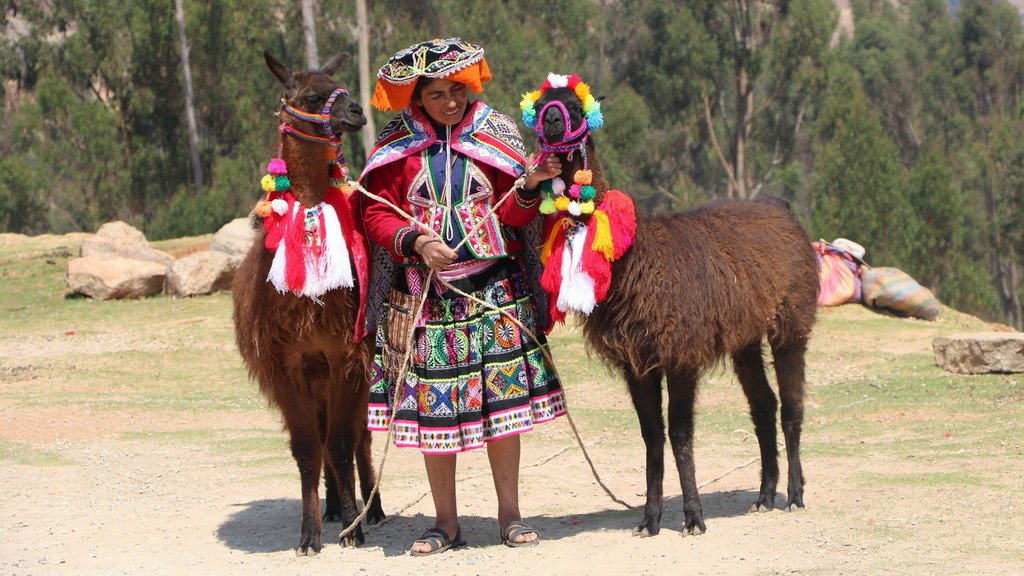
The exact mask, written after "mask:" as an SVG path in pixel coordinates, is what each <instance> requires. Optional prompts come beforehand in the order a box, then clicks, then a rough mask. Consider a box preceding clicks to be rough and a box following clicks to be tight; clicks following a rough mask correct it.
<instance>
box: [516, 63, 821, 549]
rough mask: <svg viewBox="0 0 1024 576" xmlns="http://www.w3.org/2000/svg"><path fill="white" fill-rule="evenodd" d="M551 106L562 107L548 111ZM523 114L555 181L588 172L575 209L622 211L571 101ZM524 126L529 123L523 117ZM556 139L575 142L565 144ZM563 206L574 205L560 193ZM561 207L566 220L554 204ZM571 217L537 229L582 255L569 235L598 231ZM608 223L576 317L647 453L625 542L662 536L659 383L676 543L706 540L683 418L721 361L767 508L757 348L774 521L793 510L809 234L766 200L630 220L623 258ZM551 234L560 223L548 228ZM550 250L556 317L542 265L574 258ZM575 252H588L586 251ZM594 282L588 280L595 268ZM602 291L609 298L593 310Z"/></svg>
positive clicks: (548, 94)
mask: <svg viewBox="0 0 1024 576" xmlns="http://www.w3.org/2000/svg"><path fill="white" fill-rule="evenodd" d="M547 84H548V83H546V84H545V85H547ZM585 96H586V94H585V93H584V97H585ZM553 102H554V103H557V102H560V103H561V105H562V106H559V105H557V104H554V105H551V106H549V105H548V104H549V103H553ZM563 107H564V111H565V112H564V113H563V111H562V110H563ZM596 110H597V119H598V122H599V123H600V122H603V117H602V116H600V107H599V106H598V107H597V108H596ZM532 112H533V113H534V114H535V116H534V117H535V118H536V127H537V132H538V143H539V145H540V148H541V150H542V152H544V151H546V152H548V153H556V154H558V155H559V157H560V159H561V161H562V178H563V180H564V181H565V182H566V183H568V184H571V183H572V182H573V179H574V176H575V175H576V174H577V171H579V170H581V169H584V168H589V170H590V171H591V172H590V174H592V176H590V180H591V185H592V186H593V190H590V191H584V192H583V193H582V195H581V194H580V192H579V190H577V191H576V192H574V194H576V195H577V196H579V201H578V202H577V204H578V205H583V204H585V202H582V200H584V199H585V198H586V197H587V196H588V195H589V194H594V199H593V202H594V204H593V207H597V211H601V210H602V207H603V208H604V209H605V210H607V211H609V212H610V211H614V210H616V209H623V208H622V206H621V202H620V204H619V205H618V207H616V206H615V205H613V202H612V201H611V200H614V199H615V197H616V195H618V198H620V199H621V198H625V196H623V195H622V194H621V193H619V192H615V191H612V192H611V193H610V194H609V188H608V182H607V181H606V180H605V178H604V174H603V170H602V167H601V162H600V159H599V158H598V156H597V153H596V150H595V147H594V143H593V141H592V140H591V139H590V138H589V130H588V129H586V123H587V115H586V111H585V110H584V108H583V102H581V100H580V98H579V97H578V96H577V93H576V91H574V90H572V89H570V88H568V87H562V88H558V87H552V88H549V89H547V90H544V91H543V92H542V93H541V95H540V98H539V100H537V101H536V103H535V105H534V108H533V110H532ZM590 116H591V117H593V116H594V115H593V114H591V115H590ZM524 120H527V122H528V123H529V121H528V119H527V115H526V114H524ZM598 125H599V124H598ZM581 127H582V128H581ZM567 135H569V136H574V137H575V139H574V140H571V141H569V142H566V140H567V138H566V136H567ZM585 180H586V178H584V181H585ZM581 190H585V189H581ZM551 194H552V195H553V194H555V193H554V192H552V193H551ZM563 195H570V197H571V194H569V192H568V191H567V192H565V193H563ZM606 198H608V199H609V201H606ZM562 202H563V203H562V205H561V207H562V208H563V209H564V207H565V206H566V204H565V200H563V201H562ZM626 203H627V204H628V206H627V207H628V208H629V210H626V212H630V213H631V212H632V203H631V202H629V201H628V200H627V201H626ZM556 206H557V204H556ZM550 210H551V208H548V210H547V211H550ZM542 211H543V210H542ZM597 211H595V213H596V212H597ZM573 212H575V213H576V214H578V216H572V215H571V213H569V212H564V211H560V210H559V211H556V213H555V214H553V216H549V217H548V222H549V225H548V228H549V229H550V230H555V229H557V228H558V227H562V228H563V229H568V230H571V232H567V233H563V234H565V235H566V237H567V238H569V239H568V240H566V241H565V242H564V244H566V245H570V248H569V250H570V252H571V250H572V249H576V250H579V246H580V244H572V241H571V238H572V237H573V235H574V234H575V235H578V234H582V233H583V231H585V230H587V228H586V226H587V225H588V224H589V223H590V221H592V220H593V221H596V220H597V218H596V217H595V216H593V215H588V214H586V211H585V210H584V211H580V210H578V209H573ZM605 215H607V214H605ZM566 218H568V219H567V220H566ZM610 220H611V222H612V225H611V226H612V236H613V237H614V239H615V241H616V243H617V244H618V245H616V247H615V248H616V251H615V253H614V254H613V258H617V259H614V261H613V262H611V263H610V264H608V261H609V260H610V259H608V258H606V260H605V262H604V266H605V267H606V268H605V270H606V272H607V271H610V280H609V279H607V277H606V276H605V278H606V282H605V284H604V286H603V288H602V286H601V274H600V273H595V274H592V275H591V276H593V277H595V278H597V279H598V280H597V281H596V282H595V284H596V285H597V288H596V289H595V291H596V293H597V294H598V295H597V297H596V306H593V307H592V310H586V309H584V310H582V312H584V313H585V312H588V311H589V315H587V316H586V317H585V318H584V319H583V333H584V337H585V339H586V342H587V343H588V345H589V347H590V348H591V349H592V350H595V351H597V353H598V354H599V355H600V356H601V357H603V358H604V359H605V360H606V361H607V362H608V364H609V365H610V366H611V367H613V368H615V369H617V370H620V371H621V372H622V373H623V375H624V376H625V380H626V383H627V384H628V386H629V392H630V395H631V397H632V400H633V405H634V407H635V408H636V413H637V416H638V418H639V421H640V431H641V434H642V436H643V439H644V443H645V444H646V447H647V500H646V503H645V506H644V516H643V520H642V521H641V522H640V524H639V526H637V527H636V529H635V531H634V533H635V534H639V535H641V536H653V535H655V534H658V532H659V531H660V525H661V515H662V508H663V502H662V500H663V493H662V481H663V478H664V473H665V462H664V444H665V424H664V422H663V419H662V392H661V382H662V379H663V378H664V379H665V381H666V385H667V388H668V437H669V440H670V442H671V446H672V453H673V455H674V456H675V463H676V468H677V470H678V473H679V479H680V483H681V485H682V492H683V510H684V515H685V518H684V521H683V526H682V529H683V535H684V536H685V535H687V534H701V533H703V532H704V531H705V530H706V526H705V523H704V513H703V510H702V508H701V504H700V498H699V495H698V493H697V483H696V478H695V465H694V454H693V433H694V410H693V406H694V401H695V397H696V394H697V386H698V382H699V379H700V378H701V376H702V374H703V373H704V371H705V370H706V369H708V368H709V367H712V366H714V365H716V364H718V363H720V362H722V359H723V358H724V357H725V356H726V355H728V356H729V357H730V358H731V359H732V364H733V368H734V370H735V372H736V375H737V377H738V379H739V381H740V384H741V385H742V387H743V392H744V393H745V394H746V397H747V401H748V404H749V406H750V416H751V419H752V420H753V422H754V428H755V430H756V432H757V439H758V443H759V445H760V452H761V487H760V494H759V496H758V498H757V501H756V502H754V504H753V506H752V508H751V511H756V510H769V509H771V508H773V507H774V505H775V495H776V484H777V482H778V479H779V465H778V462H777V458H778V449H777V445H776V422H775V418H776V416H775V414H776V409H777V408H778V402H777V400H776V396H775V393H774V392H773V390H772V388H771V386H770V385H769V382H768V378H767V376H766V374H765V366H764V364H765V363H764V359H763V354H762V340H764V339H767V342H768V345H769V347H770V349H771V354H772V357H773V359H774V364H775V374H776V378H777V381H778V389H779V396H780V397H781V404H782V407H781V418H782V430H783V435H784V437H785V443H786V452H787V455H788V460H789V468H788V496H787V499H786V504H785V509H786V510H793V509H795V508H802V507H803V506H804V500H803V493H804V478H803V472H802V468H801V464H800V432H801V426H802V422H803V416H804V407H803V402H804V386H805V375H804V356H805V353H806V351H807V345H808V338H809V336H810V332H811V327H812V325H813V323H814V320H815V314H816V300H817V294H818V271H817V263H816V260H815V257H814V252H813V251H812V248H811V243H810V241H809V239H808V237H807V234H806V233H805V232H804V230H803V228H802V227H801V226H800V224H799V223H798V221H797V220H796V218H795V217H794V216H793V214H792V212H791V211H790V210H789V207H788V205H787V204H786V203H784V202H783V201H781V200H776V199H766V200H758V201H743V202H729V203H720V204H715V205H710V206H706V207H703V208H699V209H696V210H692V211H689V212H685V213H681V214H672V215H665V216H659V217H638V218H637V221H636V229H635V235H634V237H633V241H632V247H631V248H629V249H628V251H625V248H624V246H621V244H623V242H622V241H623V240H624V239H625V240H628V230H626V231H625V232H623V230H619V231H618V232H616V230H615V229H614V228H615V222H616V215H615V214H612V215H611V218H610ZM627 220H628V218H627ZM552 222H554V223H557V224H556V225H555V226H552V225H551V223H552ZM594 225H596V224H594ZM626 228H628V226H626V227H623V229H624V230H625V229H626ZM549 238H553V237H552V236H549ZM589 239H590V237H589V236H588V237H587V241H589ZM548 246H549V251H551V248H550V247H551V246H554V248H553V250H554V251H557V250H558V249H559V248H560V247H561V246H562V244H561V243H558V242H555V243H554V244H552V243H551V242H549V243H548ZM561 249H562V250H563V253H562V254H561V255H558V254H553V255H552V256H548V257H547V258H548V261H547V262H548V268H547V269H546V270H545V282H544V284H545V289H546V290H547V291H548V292H549V293H551V294H550V295H549V298H550V300H551V302H552V313H553V315H554V316H555V317H558V316H559V315H562V316H564V314H565V312H566V311H567V310H571V309H572V307H571V306H569V307H566V306H562V308H559V305H558V300H559V297H560V296H561V297H562V298H563V300H570V301H571V300H572V298H566V297H565V295H564V294H562V295H560V294H559V293H558V290H559V286H560V284H559V283H558V282H557V281H554V280H553V276H551V275H550V274H549V272H552V263H553V261H564V260H565V258H571V257H572V256H571V253H570V252H565V250H566V248H561ZM583 250H590V247H589V246H586V245H585V244H584V248H583ZM570 261H571V260H570ZM582 261H583V262H584V264H581V265H580V266H581V268H580V269H584V267H585V266H586V264H585V263H586V261H587V256H583V257H582ZM564 269H565V268H563V270H564ZM595 270H598V272H599V271H600V267H598V268H595ZM552 273H553V272H552ZM554 277H558V278H560V275H558V274H554ZM561 286H563V287H564V286H566V284H561ZM603 289H607V292H606V295H605V298H604V299H603V300H602V299H601V297H600V292H601V291H602V290H603ZM570 296H571V295H570ZM591 302H592V303H593V300H591ZM584 308H587V307H586V306H585V307H584Z"/></svg>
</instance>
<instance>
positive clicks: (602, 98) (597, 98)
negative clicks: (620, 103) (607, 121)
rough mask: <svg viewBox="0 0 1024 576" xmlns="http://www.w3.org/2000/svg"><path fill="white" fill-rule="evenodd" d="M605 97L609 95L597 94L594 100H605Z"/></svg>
mask: <svg viewBox="0 0 1024 576" xmlns="http://www.w3.org/2000/svg"><path fill="white" fill-rule="evenodd" d="M605 98H607V96H595V97H594V100H597V101H598V102H600V101H602V100H604V99H605Z"/></svg>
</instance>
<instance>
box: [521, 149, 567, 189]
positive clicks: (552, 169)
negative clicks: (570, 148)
mask: <svg viewBox="0 0 1024 576" xmlns="http://www.w3.org/2000/svg"><path fill="white" fill-rule="evenodd" d="M533 159H534V155H533V154H531V155H530V157H529V158H528V159H527V161H526V165H527V166H532V165H533ZM561 173H562V161H561V160H559V159H558V156H557V155H556V154H548V155H547V156H545V157H544V161H543V162H541V163H540V164H539V165H538V166H537V167H536V168H535V169H534V170H533V171H532V172H530V175H529V176H527V178H526V183H525V187H526V189H527V190H536V189H537V187H538V186H540V183H541V182H543V181H545V180H549V179H551V178H554V177H555V176H558V175H559V174H561Z"/></svg>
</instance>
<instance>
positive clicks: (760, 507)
mask: <svg viewBox="0 0 1024 576" xmlns="http://www.w3.org/2000/svg"><path fill="white" fill-rule="evenodd" d="M732 363H733V369H734V370H735V371H736V376H737V377H738V378H739V381H740V384H741V385H742V386H743V393H744V394H746V396H747V403H748V404H749V406H750V419H751V420H752V421H753V422H754V431H755V432H756V433H757V443H758V445H759V446H760V448H761V492H760V494H759V495H758V497H757V502H754V505H753V506H751V508H750V511H751V512H758V511H761V512H765V511H768V510H771V509H772V508H773V507H774V506H775V491H776V487H777V486H778V482H779V461H778V458H779V448H778V445H777V444H776V442H777V439H776V434H777V433H776V430H775V411H776V410H777V409H778V400H776V398H775V393H774V392H772V388H771V385H770V384H768V378H767V377H766V376H765V373H764V358H763V357H762V356H761V341H760V340H758V341H756V342H752V343H750V344H748V345H747V346H746V347H745V348H743V349H742V350H740V351H738V352H736V353H734V354H733V355H732Z"/></svg>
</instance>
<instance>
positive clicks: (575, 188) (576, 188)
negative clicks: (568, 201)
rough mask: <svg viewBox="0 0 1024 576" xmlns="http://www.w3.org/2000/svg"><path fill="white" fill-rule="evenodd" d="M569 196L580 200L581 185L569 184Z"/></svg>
mask: <svg viewBox="0 0 1024 576" xmlns="http://www.w3.org/2000/svg"><path fill="white" fill-rule="evenodd" d="M569 198H572V199H573V200H579V199H580V185H579V184H573V185H572V186H569Z"/></svg>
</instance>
